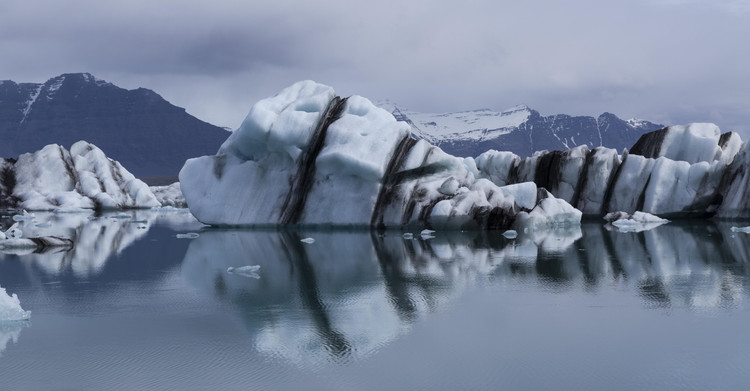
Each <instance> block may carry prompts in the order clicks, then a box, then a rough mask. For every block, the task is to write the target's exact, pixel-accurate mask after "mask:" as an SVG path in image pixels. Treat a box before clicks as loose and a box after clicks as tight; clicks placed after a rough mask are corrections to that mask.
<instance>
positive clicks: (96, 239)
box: [0, 209, 200, 278]
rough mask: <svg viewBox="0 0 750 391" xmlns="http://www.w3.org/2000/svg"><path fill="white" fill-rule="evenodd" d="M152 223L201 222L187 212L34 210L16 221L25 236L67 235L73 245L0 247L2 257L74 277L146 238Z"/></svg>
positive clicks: (88, 274) (4, 222)
mask: <svg viewBox="0 0 750 391" xmlns="http://www.w3.org/2000/svg"><path fill="white" fill-rule="evenodd" d="M4 217H5V218H4V219H2V221H1V224H0V225H1V226H2V229H4V230H5V229H7V228H8V227H9V226H11V225H12V224H14V223H16V222H15V221H13V220H12V219H10V217H9V216H4ZM154 224H160V225H176V226H180V227H183V229H184V227H185V226H186V224H192V225H193V226H194V228H196V229H198V228H199V227H200V224H197V221H195V219H194V218H193V217H192V215H190V214H189V212H187V210H179V209H174V210H172V209H166V210H160V211H153V210H133V211H128V212H119V213H114V212H113V213H105V214H100V215H94V214H92V213H51V212H36V213H34V218H33V219H26V220H21V221H18V228H19V229H20V230H21V231H22V232H23V237H26V238H30V237H44V236H57V237H61V238H69V239H71V240H72V241H73V246H72V247H59V248H58V247H51V248H42V249H39V248H21V249H16V248H9V249H2V250H0V253H1V254H0V258H4V259H14V258H16V259H19V260H22V261H23V262H24V264H25V265H27V266H28V267H32V268H34V269H38V270H41V271H43V272H44V273H45V274H47V275H59V274H61V273H65V272H67V271H68V270H70V271H72V272H73V274H74V275H75V276H76V277H77V278H91V277H93V276H96V275H97V274H99V273H101V271H102V270H103V269H104V267H105V265H106V263H107V260H108V259H110V258H111V257H112V256H114V255H117V254H120V253H121V252H122V251H123V250H124V249H126V248H128V247H130V246H132V245H133V243H135V242H136V241H137V240H139V239H142V238H144V237H145V236H146V235H147V233H148V231H149V229H150V228H151V226H152V225H154Z"/></svg>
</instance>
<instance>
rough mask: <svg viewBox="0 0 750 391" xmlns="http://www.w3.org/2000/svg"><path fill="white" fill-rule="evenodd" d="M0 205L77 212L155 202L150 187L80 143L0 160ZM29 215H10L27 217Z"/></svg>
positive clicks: (16, 217) (129, 206)
mask: <svg viewBox="0 0 750 391" xmlns="http://www.w3.org/2000/svg"><path fill="white" fill-rule="evenodd" d="M0 168H1V169H2V171H3V173H4V174H3V175H5V176H8V177H10V178H11V179H10V180H7V181H5V180H4V181H3V185H2V186H0V207H3V208H8V209H21V208H23V209H27V210H37V211H39V210H55V211H77V210H83V209H122V208H150V207H154V206H160V205H161V204H160V203H159V201H158V200H157V199H156V197H155V196H154V194H153V193H152V192H151V190H150V189H149V188H148V186H146V184H145V183H143V182H142V181H141V180H139V179H137V178H135V177H134V176H133V175H132V174H131V173H130V172H128V171H127V170H126V169H125V168H124V167H122V165H120V163H118V162H116V161H114V160H112V159H110V158H108V157H107V156H106V155H105V154H104V152H102V150H100V149H99V148H97V147H96V146H94V145H93V144H90V143H87V142H85V141H79V142H77V143H75V144H73V145H72V146H71V147H70V150H66V149H65V148H63V147H62V146H60V145H56V144H50V145H47V146H45V147H44V148H42V149H41V150H39V151H36V152H33V153H25V154H23V155H21V156H19V157H18V159H17V160H13V159H0ZM32 218H33V214H26V213H24V214H23V215H16V216H14V219H15V220H16V221H20V219H32Z"/></svg>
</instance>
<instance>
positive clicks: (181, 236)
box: [175, 232, 200, 239]
mask: <svg viewBox="0 0 750 391" xmlns="http://www.w3.org/2000/svg"><path fill="white" fill-rule="evenodd" d="M199 236H200V234H198V233H195V232H188V233H184V234H177V235H175V237H176V238H177V239H195V238H197V237H199Z"/></svg>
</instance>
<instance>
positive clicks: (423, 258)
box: [182, 222, 750, 364]
mask: <svg viewBox="0 0 750 391" xmlns="http://www.w3.org/2000/svg"><path fill="white" fill-rule="evenodd" d="M729 227H730V226H729V225H726V226H724V225H715V224H710V223H708V224H707V223H705V222H698V224H697V225H688V224H676V223H673V224H669V225H666V226H663V227H659V228H657V229H654V230H651V231H645V232H639V233H620V232H616V231H609V230H607V229H606V228H605V227H604V226H603V225H602V224H599V223H587V224H584V225H583V226H582V227H581V228H574V229H569V230H567V231H551V232H546V233H535V234H525V235H521V236H519V237H518V238H517V239H515V240H507V239H505V238H503V237H502V236H501V235H499V233H497V232H438V233H435V234H434V235H435V237H434V238H429V239H425V238H422V237H421V236H420V235H418V234H415V235H414V238H413V239H406V238H404V237H403V236H402V235H401V233H400V232H390V231H387V232H385V233H377V232H370V231H347V232H330V231H304V230H303V231H242V230H227V231H222V230H207V231H204V232H202V233H201V236H200V237H199V238H198V239H196V240H194V241H193V242H191V244H190V246H189V248H188V251H187V254H186V256H185V260H184V262H183V264H182V274H183V277H184V278H185V279H186V280H187V281H188V282H189V283H190V284H191V285H193V286H195V287H196V288H197V289H199V290H201V291H204V292H207V293H209V294H211V295H214V296H216V297H218V298H220V299H221V300H222V301H226V302H228V303H230V304H231V305H232V307H233V308H235V309H236V310H237V311H238V312H239V313H240V315H241V317H242V319H243V321H244V323H245V324H246V326H247V328H248V330H249V331H250V332H251V335H252V338H253V341H254V343H255V345H256V347H257V348H258V349H260V350H262V351H265V352H267V353H268V354H271V355H273V356H281V357H284V358H285V359H288V360H291V361H293V362H297V363H299V364H304V363H314V362H319V361H318V360H320V359H321V358H324V359H325V358H327V359H330V360H334V361H335V360H339V359H342V358H346V357H350V356H366V355H369V354H371V353H372V352H374V351H377V350H378V349H379V348H380V347H382V346H383V345H385V344H387V343H389V342H390V341H392V340H393V339H395V338H397V337H398V336H399V335H400V334H401V333H404V332H405V331H407V330H408V329H409V328H410V327H411V324H412V323H413V322H414V321H416V320H418V319H420V318H423V317H424V316H426V315H428V314H429V313H431V312H435V311H437V310H440V309H441V307H444V305H445V303H447V302H450V301H451V300H452V299H453V298H455V297H457V296H458V295H459V294H460V293H461V291H462V290H463V289H464V288H465V287H466V286H467V285H476V283H477V282H480V281H487V282H492V283H503V282H504V281H507V282H508V283H512V284H516V283H521V284H524V283H526V282H532V283H534V284H540V283H541V287H542V288H543V289H551V290H552V291H560V290H563V291H564V290H569V289H577V288H576V287H581V288H583V289H584V290H586V291H592V292H596V291H597V289H600V287H602V286H618V284H624V285H629V286H631V288H632V289H630V290H631V291H633V292H635V293H636V294H638V295H640V297H641V298H642V299H643V300H644V303H646V305H647V306H654V307H657V308H658V307H672V306H682V307H686V308H693V309H699V308H719V307H726V306H733V305H736V303H737V302H738V301H739V300H741V299H742V298H743V297H744V296H745V295H746V293H745V292H747V290H746V289H745V285H746V284H747V279H746V278H745V277H746V276H747V274H748V269H747V266H746V265H747V264H748V261H749V260H750V258H749V255H750V254H748V252H747V251H746V249H747V248H748V245H749V244H750V243H748V240H750V236H748V235H744V234H734V233H733V232H731V231H730V230H729ZM306 237H312V238H314V239H315V242H314V243H311V244H307V243H303V242H301V239H302V238H306ZM246 265H259V266H260V269H259V271H258V275H259V276H260V278H259V279H253V278H247V277H243V276H241V275H235V274H231V273H227V268H229V267H235V268H237V267H241V266H246Z"/></svg>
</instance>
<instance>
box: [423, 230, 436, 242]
mask: <svg viewBox="0 0 750 391" xmlns="http://www.w3.org/2000/svg"><path fill="white" fill-rule="evenodd" d="M434 233H435V231H433V230H431V229H423V230H422V232H420V233H419V236H421V237H422V239H424V240H427V239H434V238H435V235H433V234H434Z"/></svg>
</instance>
